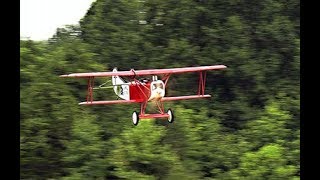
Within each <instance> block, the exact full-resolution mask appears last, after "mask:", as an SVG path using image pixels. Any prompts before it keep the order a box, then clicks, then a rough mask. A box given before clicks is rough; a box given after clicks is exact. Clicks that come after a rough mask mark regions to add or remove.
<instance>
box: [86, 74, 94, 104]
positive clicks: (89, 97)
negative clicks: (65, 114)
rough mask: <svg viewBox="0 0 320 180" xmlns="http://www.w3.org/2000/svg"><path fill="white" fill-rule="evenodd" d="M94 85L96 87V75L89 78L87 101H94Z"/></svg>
mask: <svg viewBox="0 0 320 180" xmlns="http://www.w3.org/2000/svg"><path fill="white" fill-rule="evenodd" d="M93 87H94V77H93V76H92V77H89V78H88V90H87V103H89V102H90V103H92V101H93Z"/></svg>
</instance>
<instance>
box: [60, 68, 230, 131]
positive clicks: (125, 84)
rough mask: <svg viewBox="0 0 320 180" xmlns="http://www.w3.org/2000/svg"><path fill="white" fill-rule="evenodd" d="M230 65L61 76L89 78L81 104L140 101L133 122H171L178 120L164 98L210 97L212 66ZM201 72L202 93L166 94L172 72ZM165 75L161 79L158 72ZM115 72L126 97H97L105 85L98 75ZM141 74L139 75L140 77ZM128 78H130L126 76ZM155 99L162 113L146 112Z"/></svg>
mask: <svg viewBox="0 0 320 180" xmlns="http://www.w3.org/2000/svg"><path fill="white" fill-rule="evenodd" d="M225 68H227V67H226V66H224V65H215V66H200V67H184V68H172V69H149V70H137V71H136V70H134V69H131V70H130V71H117V69H116V68H114V69H113V71H112V72H91V73H74V74H68V75H61V76H60V77H73V78H86V79H87V80H88V91H87V101H86V102H81V103H79V104H80V105H89V106H90V105H106V104H124V103H140V112H137V111H134V112H133V113H132V122H133V124H134V125H138V123H139V120H140V119H148V118H167V120H168V122H169V123H172V122H173V121H174V116H173V111H172V110H171V109H170V108H169V109H168V110H167V112H165V110H164V105H163V102H165V101H176V100H186V99H198V98H209V97H211V95H209V94H205V85H206V72H207V71H209V70H219V69H225ZM188 72H198V73H199V85H198V94H197V95H189V96H177V97H165V88H166V85H167V83H168V80H169V78H170V76H171V75H172V74H179V73H188ZM157 75H160V76H162V78H161V79H158V76H157ZM108 76H111V79H112V86H113V89H114V92H115V94H116V95H117V96H118V97H119V98H121V99H122V100H111V101H94V100H93V90H94V89H99V88H103V87H104V86H99V87H98V88H94V87H93V86H94V78H99V77H108ZM143 76H152V80H151V79H150V80H149V79H146V78H144V79H141V77H143ZM138 77H139V79H137V78H138ZM126 79H127V80H126ZM150 101H154V102H155V103H156V105H157V108H158V111H159V113H157V114H146V113H145V110H146V107H147V104H148V102H150Z"/></svg>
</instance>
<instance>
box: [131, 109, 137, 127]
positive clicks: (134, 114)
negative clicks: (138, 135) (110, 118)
mask: <svg viewBox="0 0 320 180" xmlns="http://www.w3.org/2000/svg"><path fill="white" fill-rule="evenodd" d="M132 123H133V125H135V126H137V125H138V124H139V113H138V112H136V111H133V113H132Z"/></svg>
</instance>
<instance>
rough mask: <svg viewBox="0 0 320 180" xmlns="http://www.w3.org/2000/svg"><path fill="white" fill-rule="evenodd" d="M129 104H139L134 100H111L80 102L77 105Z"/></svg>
mask: <svg viewBox="0 0 320 180" xmlns="http://www.w3.org/2000/svg"><path fill="white" fill-rule="evenodd" d="M129 103H139V101H136V100H112V101H88V102H81V103H79V105H88V106H90V105H104V104H129Z"/></svg>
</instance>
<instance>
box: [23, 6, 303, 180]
mask: <svg viewBox="0 0 320 180" xmlns="http://www.w3.org/2000/svg"><path fill="white" fill-rule="evenodd" d="M216 64H224V65H226V66H228V68H227V69H226V70H223V71H210V72H208V73H207V83H206V86H207V87H206V93H208V94H212V96H213V97H212V98H211V99H210V100H189V101H177V102H171V103H167V104H165V108H166V109H167V108H171V109H173V111H174V114H175V122H174V123H173V124H168V123H167V122H166V120H161V119H157V120H142V121H140V123H139V125H138V126H133V124H132V121H131V115H132V112H133V111H134V110H139V106H138V105H110V106H96V107H82V106H79V105H78V102H81V101H85V98H86V89H87V86H86V83H87V82H86V81H85V80H83V79H62V78H59V77H58V76H59V75H62V74H69V73H80V72H95V71H111V70H112V68H114V67H118V70H129V69H131V68H134V69H136V70H141V69H154V68H173V67H186V66H202V65H216ZM197 79H198V74H182V75H172V76H171V78H170V81H169V83H168V86H167V92H166V95H168V96H175V95H190V94H194V92H196V90H197V87H198V84H197V83H198V82H197ZM106 81H110V79H108V78H99V79H96V81H95V83H96V84H97V85H98V84H102V83H104V82H106ZM94 99H95V100H107V99H116V96H115V94H114V92H113V91H112V89H103V90H99V91H95V93H94ZM20 117H21V119H20V177H21V179H300V2H299V1H294V0H285V1H284V0H277V1H275V0H259V1H256V0H254V1H253V0H224V1H216V0H215V1H209V0H197V1H196V0H181V1H178V0H163V1H155V0H145V1H141V0H122V1H113V0H96V1H94V2H93V3H92V4H91V6H90V9H89V10H88V11H87V12H86V14H85V16H84V17H83V18H82V19H81V20H80V23H79V24H78V25H72V24H71V25H67V26H64V27H60V28H58V29H57V30H56V32H55V34H54V35H53V36H52V37H50V38H49V39H47V40H42V41H34V40H31V39H21V40H20Z"/></svg>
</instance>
